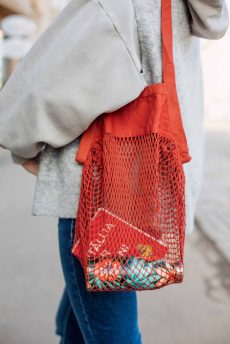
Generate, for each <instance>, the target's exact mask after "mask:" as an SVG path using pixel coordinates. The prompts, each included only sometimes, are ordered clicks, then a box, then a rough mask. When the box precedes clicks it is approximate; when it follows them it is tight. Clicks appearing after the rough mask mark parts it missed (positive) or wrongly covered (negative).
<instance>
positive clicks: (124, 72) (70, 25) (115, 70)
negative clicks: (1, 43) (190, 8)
mask: <svg viewBox="0 0 230 344" xmlns="http://www.w3.org/2000/svg"><path fill="white" fill-rule="evenodd" d="M124 10H125V8H122V11H124ZM130 15H131V12H129V11H127V17H128V16H130ZM129 22H130V23H132V25H134V21H133V20H130V21H129ZM130 25H131V24H130ZM132 30H136V27H133V28H132ZM135 61H138V59H134V58H133V56H132V54H131V53H130V50H129V49H128V48H127V46H126V44H125V43H124V40H123V39H122V37H121V35H119V33H118V32H117V30H116V28H115V27H114V24H113V22H112V20H111V18H110V17H109V16H108V15H107V14H106V12H105V10H104V9H103V7H102V6H101V4H100V2H98V1H95V0H93V1H92V0H72V1H71V2H70V3H69V4H68V5H67V6H66V7H65V8H64V9H63V10H62V12H61V13H60V14H59V15H58V17H56V18H55V19H54V21H53V22H52V23H51V24H50V25H49V26H48V28H47V29H46V30H45V31H44V33H43V34H42V35H41V36H40V37H39V38H38V40H37V41H36V42H35V44H34V45H33V47H32V48H31V49H30V51H29V52H28V53H27V54H26V56H25V57H24V58H23V59H22V60H21V61H20V62H19V63H18V65H17V66H16V68H15V70H14V72H13V73H12V74H11V76H10V78H9V79H8V80H7V82H6V84H5V85H4V87H3V88H2V90H1V92H0V146H2V147H3V148H5V149H8V150H10V151H11V153H12V160H13V162H15V163H18V164H22V163H24V162H26V161H27V160H29V159H32V158H34V157H36V155H37V154H38V153H39V152H40V151H41V150H42V149H43V148H44V145H45V144H49V145H51V146H52V147H54V148H57V147H62V146H65V145H66V144H68V143H70V142H71V141H73V140H74V139H76V138H77V137H78V136H79V135H80V134H81V133H82V132H83V131H84V130H86V129H87V128H88V126H89V125H90V123H91V122H92V121H93V120H94V119H95V118H96V117H97V116H98V115H100V114H102V113H105V112H111V111H115V110H117V109H118V108H120V107H122V106H124V105H126V104H127V103H129V102H130V101H132V100H133V99H135V98H137V97H138V96H139V94H140V93H141V92H142V90H143V89H144V88H145V86H146V82H145V80H144V79H143V77H142V74H141V73H140V66H139V65H138V63H135Z"/></svg>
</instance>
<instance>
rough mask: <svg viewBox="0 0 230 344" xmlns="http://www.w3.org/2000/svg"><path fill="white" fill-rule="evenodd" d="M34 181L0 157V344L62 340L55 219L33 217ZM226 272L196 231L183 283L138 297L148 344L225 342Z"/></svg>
mask: <svg viewBox="0 0 230 344" xmlns="http://www.w3.org/2000/svg"><path fill="white" fill-rule="evenodd" d="M34 182H35V177H34V176H33V175H30V174H29V173H27V172H26V171H24V170H23V169H22V167H20V166H16V165H14V164H12V163H11V161H10V158H9V155H8V153H6V152H2V151H1V152H0V190H1V197H0V271H1V272H0V273H1V283H0V312H1V317H0V344H41V343H42V344H55V343H56V344H57V343H59V338H58V337H57V336H56V335H55V334H54V317H55V313H56V309H57V306H58V302H59V298H60V296H61V292H62V288H63V285H64V283H63V277H62V272H61V267H60V262H59V254H58V245H57V228H56V225H57V219H56V218H50V217H35V216H32V215H31V214H30V213H31V204H32V199H33V188H34ZM229 268H230V266H229V262H228V261H227V259H226V258H225V257H224V255H223V254H222V252H221V251H220V250H219V249H218V248H216V247H215V245H213V243H212V241H210V240H209V238H208V237H207V236H206V234H205V233H203V232H202V231H200V230H199V229H198V228H196V229H195V230H194V233H193V234H192V235H191V236H189V237H187V238H186V247H185V279H184V283H182V284H177V285H171V286H168V287H166V288H162V289H159V290H155V291H145V292H143V291H142V292H139V293H138V305H139V320H140V326H141V330H142V334H143V344H155V343H158V344H185V343H186V344H194V343H198V344H228V343H229V337H230V327H229V319H230V295H229V290H230V282H229V278H228V276H229ZM76 344H77V341H76ZM108 344H109V342H108ZM118 344H119V343H118ZM127 344H128V343H127Z"/></svg>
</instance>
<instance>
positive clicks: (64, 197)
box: [32, 0, 204, 234]
mask: <svg viewBox="0 0 230 344" xmlns="http://www.w3.org/2000/svg"><path fill="white" fill-rule="evenodd" d="M133 2H134V7H135V12H136V19H137V23H138V31H139V38H140V44H141V53H142V66H143V73H144V74H143V75H144V78H145V80H146V81H147V83H148V84H151V83H158V82H161V80H162V66H161V36H160V8H161V1H160V0H145V1H140V0H133ZM190 30H191V28H190V23H189V15H188V8H187V3H186V2H185V1H183V0H173V38H174V63H175V69H176V85H177V90H178V97H179V103H180V107H181V112H182V120H183V124H184V129H185V133H186V136H187V140H188V146H189V151H190V155H191V156H192V160H191V161H190V162H189V163H187V164H185V165H184V171H185V177H186V214H187V215H186V216H187V218H186V233H187V234H191V233H192V231H193V228H194V227H193V226H194V225H193V224H194V211H195V206H196V201H197V197H198V193H199V187H200V181H201V176H202V170H203V168H202V166H203V146H204V144H203V143H204V142H203V136H204V135H203V134H204V132H203V118H202V114H203V89H202V87H203V86H202V74H201V62H200V55H199V54H200V53H199V38H197V37H195V36H192V35H191V32H190ZM78 145H79V138H78V139H76V140H74V141H73V142H72V143H70V144H68V145H67V146H65V147H62V148H58V149H54V148H52V147H50V146H49V145H47V146H46V148H45V151H44V152H43V154H42V158H41V162H40V167H39V174H38V177H37V181H36V186H35V193H34V201H33V206H32V214H33V215H47V216H56V217H64V218H74V217H76V212H77V206H78V200H79V191H80V183H81V173H82V166H81V165H80V164H78V163H77V162H76V161H75V154H76V151H77V148H78Z"/></svg>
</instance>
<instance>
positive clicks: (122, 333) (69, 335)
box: [56, 218, 142, 344]
mask: <svg viewBox="0 0 230 344" xmlns="http://www.w3.org/2000/svg"><path fill="white" fill-rule="evenodd" d="M75 223H76V220H75V219H74V218H59V219H58V237H59V250H60V258H61V263H62V269H63V274H64V278H65V284H66V285H65V289H64V291H63V295H62V299H61V302H60V305H59V308H58V311H57V314H56V334H58V335H60V336H61V338H62V339H61V342H60V343H61V344H82V343H86V344H108V343H109V344H142V339H141V332H140V329H139V326H138V307H137V295H136V291H119V292H109V291H107V292H95V291H94V292H90V291H87V290H86V287H85V276H84V270H83V269H82V266H81V264H80V262H79V261H78V259H77V258H76V257H75V256H74V255H73V254H72V253H71V248H72V244H73V236H74V230H75Z"/></svg>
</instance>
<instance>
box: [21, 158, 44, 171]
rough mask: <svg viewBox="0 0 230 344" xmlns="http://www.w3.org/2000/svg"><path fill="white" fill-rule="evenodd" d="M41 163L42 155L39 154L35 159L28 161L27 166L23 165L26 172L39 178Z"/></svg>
mask: <svg viewBox="0 0 230 344" xmlns="http://www.w3.org/2000/svg"><path fill="white" fill-rule="evenodd" d="M39 161H40V154H38V155H37V156H36V157H35V158H33V159H31V160H29V161H27V162H26V163H25V164H23V165H22V167H23V168H24V169H25V170H26V171H28V172H30V173H32V174H34V175H35V176H37V175H38V168H39Z"/></svg>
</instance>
